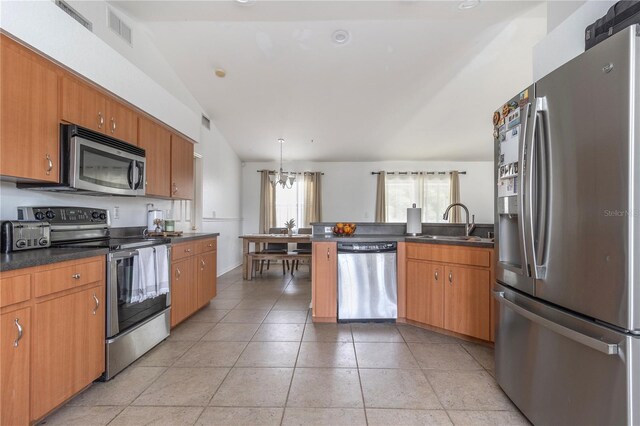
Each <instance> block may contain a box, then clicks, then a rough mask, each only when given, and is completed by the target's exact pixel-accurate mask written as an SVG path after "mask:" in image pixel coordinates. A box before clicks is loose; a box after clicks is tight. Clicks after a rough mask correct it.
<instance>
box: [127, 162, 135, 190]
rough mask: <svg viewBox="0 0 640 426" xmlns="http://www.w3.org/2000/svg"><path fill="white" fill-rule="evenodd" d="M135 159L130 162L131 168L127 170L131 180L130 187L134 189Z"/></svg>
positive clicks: (128, 178)
mask: <svg viewBox="0 0 640 426" xmlns="http://www.w3.org/2000/svg"><path fill="white" fill-rule="evenodd" d="M135 164H136V162H135V160H131V162H130V163H129V170H128V172H127V180H128V181H129V188H131V189H134V188H133V187H134V185H133V183H134V182H135V181H134V179H133V169H134V167H135Z"/></svg>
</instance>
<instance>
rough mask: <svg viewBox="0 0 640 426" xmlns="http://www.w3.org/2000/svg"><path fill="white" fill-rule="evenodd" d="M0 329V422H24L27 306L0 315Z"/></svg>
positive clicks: (26, 414) (28, 336)
mask: <svg viewBox="0 0 640 426" xmlns="http://www.w3.org/2000/svg"><path fill="white" fill-rule="evenodd" d="M0 332H1V333H2V334H0V336H2V338H0V425H28V424H29V419H30V417H29V375H30V371H29V363H30V359H29V356H30V350H31V335H32V333H33V329H32V327H31V308H30V307H26V308H23V309H19V310H16V311H13V312H8V313H5V314H2V315H0Z"/></svg>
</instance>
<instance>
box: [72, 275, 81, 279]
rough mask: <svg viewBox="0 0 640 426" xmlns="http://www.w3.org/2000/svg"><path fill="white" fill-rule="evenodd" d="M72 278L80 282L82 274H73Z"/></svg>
mask: <svg viewBox="0 0 640 426" xmlns="http://www.w3.org/2000/svg"><path fill="white" fill-rule="evenodd" d="M71 278H73V279H74V280H79V279H80V274H73V275H71Z"/></svg>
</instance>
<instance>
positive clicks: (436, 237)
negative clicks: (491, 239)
mask: <svg viewBox="0 0 640 426" xmlns="http://www.w3.org/2000/svg"><path fill="white" fill-rule="evenodd" d="M418 238H423V239H425V240H447V241H482V238H480V237H473V236H464V235H462V236H454V235H423V236H421V237H418Z"/></svg>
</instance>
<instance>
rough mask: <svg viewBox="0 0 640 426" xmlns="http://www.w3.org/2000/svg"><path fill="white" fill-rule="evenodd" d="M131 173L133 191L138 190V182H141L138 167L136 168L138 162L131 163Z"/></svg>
mask: <svg viewBox="0 0 640 426" xmlns="http://www.w3.org/2000/svg"><path fill="white" fill-rule="evenodd" d="M133 171H134V173H133V182H134V184H133V189H138V188H140V180H141V177H140V174H141V173H140V166H138V162H137V161H134V162H133Z"/></svg>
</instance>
